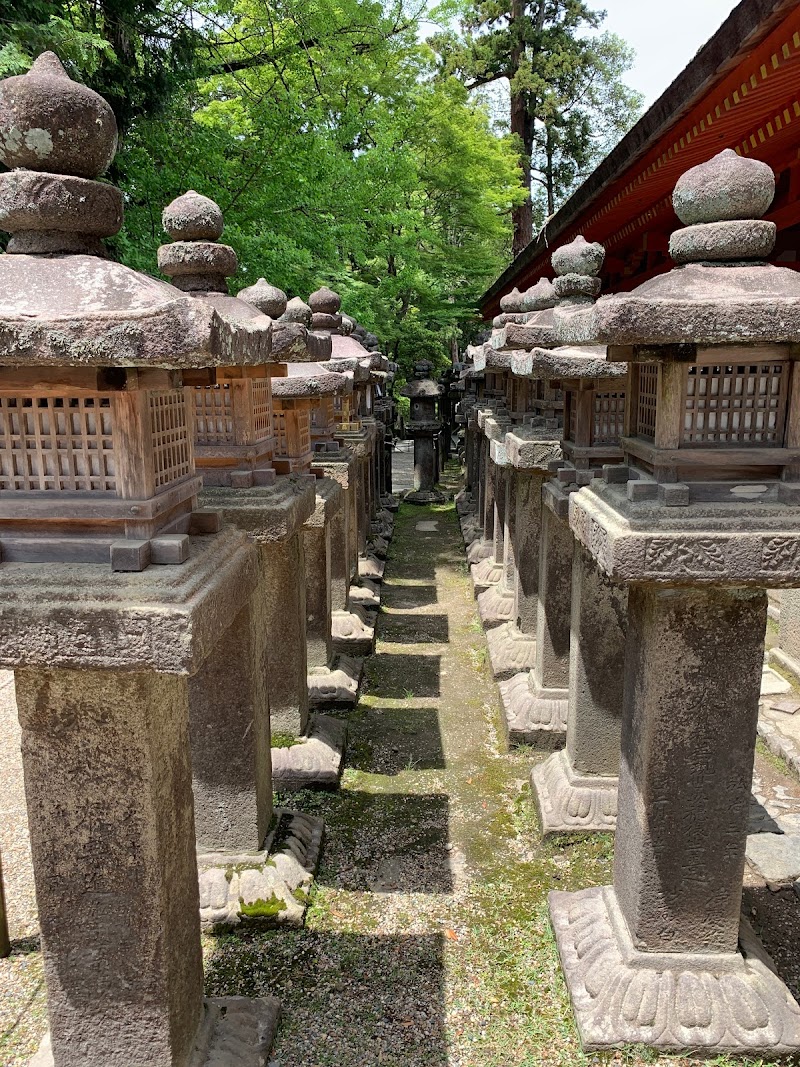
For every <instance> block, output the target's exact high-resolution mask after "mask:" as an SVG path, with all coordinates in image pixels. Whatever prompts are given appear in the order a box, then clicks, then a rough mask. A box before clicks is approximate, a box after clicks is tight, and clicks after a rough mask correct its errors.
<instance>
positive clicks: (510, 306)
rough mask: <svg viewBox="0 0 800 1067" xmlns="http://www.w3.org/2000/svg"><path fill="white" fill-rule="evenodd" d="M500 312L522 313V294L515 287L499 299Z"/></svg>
mask: <svg viewBox="0 0 800 1067" xmlns="http://www.w3.org/2000/svg"><path fill="white" fill-rule="evenodd" d="M500 310H501V311H506V312H515V311H523V310H524V309H523V307H522V293H521V292H520V291H519V289H517V288H516V287H515V288H514V289H512V290H511V292H510V293H506V295H505V296H501V297H500Z"/></svg>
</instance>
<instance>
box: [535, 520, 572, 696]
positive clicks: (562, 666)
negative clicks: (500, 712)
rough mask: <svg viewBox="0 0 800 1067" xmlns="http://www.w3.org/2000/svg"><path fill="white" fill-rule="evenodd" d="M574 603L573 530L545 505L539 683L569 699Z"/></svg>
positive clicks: (538, 628)
mask: <svg viewBox="0 0 800 1067" xmlns="http://www.w3.org/2000/svg"><path fill="white" fill-rule="evenodd" d="M571 604H572V532H571V531H570V528H569V526H568V524H567V523H566V522H564V521H563V520H562V519H560V518H558V517H557V516H556V515H555V514H554V513H553V512H552V510H551V509H550V508H548V507H543V508H542V528H541V543H540V548H539V607H538V611H537V616H536V664H535V666H534V669H533V673H534V682H535V686H536V688H537V689H539V690H551V691H554V692H555V694H557V695H558V697H560V698H562V699H566V696H567V688H568V686H569V631H570V617H571Z"/></svg>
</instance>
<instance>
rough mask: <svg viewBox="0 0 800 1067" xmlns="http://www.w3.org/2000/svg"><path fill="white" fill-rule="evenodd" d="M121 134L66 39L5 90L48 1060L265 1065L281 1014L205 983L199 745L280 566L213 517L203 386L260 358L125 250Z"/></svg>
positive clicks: (5, 546)
mask: <svg viewBox="0 0 800 1067" xmlns="http://www.w3.org/2000/svg"><path fill="white" fill-rule="evenodd" d="M115 149H116V123H115V120H114V116H113V113H112V111H111V108H110V107H109V106H108V104H107V103H106V102H105V101H104V100H103V99H102V98H101V97H99V96H98V95H97V94H96V93H94V92H92V91H91V90H89V89H88V88H86V87H85V86H82V85H79V84H77V83H76V82H73V81H72V80H71V79H70V78H69V77H68V76H67V74H66V72H65V71H64V69H63V67H62V66H61V64H60V62H59V60H58V58H57V57H56V56H55V55H54V54H52V53H44V54H43V55H41V56H40V57H39V58H38V59H37V60H36V62H35V63H34V64H33V66H32V68H31V70H30V71H29V72H28V73H27V74H25V75H22V76H20V77H14V78H9V79H6V80H4V81H2V82H0V158H2V161H3V162H4V164H5V165H6V166H8V167H9V168H10V169H9V171H8V172H5V173H3V174H2V175H0V226H2V227H3V228H4V229H5V230H7V231H8V232H9V233H10V234H11V240H10V242H9V245H8V254H5V255H2V256H0V336H1V337H2V352H0V363H2V369H0V431H1V432H2V439H0V488H2V503H0V544H2V555H3V558H2V563H1V564H0V599H1V600H2V603H3V612H2V619H1V620H0V663H2V666H3V667H4V668H7V669H13V670H14V672H15V689H16V700H17V710H18V714H19V719H20V726H21V731H22V756H23V765H24V773H25V786H26V794H27V797H28V801H29V803H28V820H29V825H30V837H31V850H32V855H33V866H34V878H35V881H36V896H37V905H38V913H39V921H40V926H41V930H42V956H43V962H44V973H45V981H46V984H47V1000H48V1004H47V1009H48V1018H49V1024H50V1033H49V1036H48V1037H47V1038H46V1039H45V1041H44V1042H43V1045H42V1047H41V1049H40V1052H39V1053H38V1055H37V1056H36V1057H35V1062H37V1063H42V1064H47V1063H51V1064H52V1063H55V1064H59V1065H63V1067H77V1065H81V1067H107V1065H108V1064H109V1063H114V1062H115V1063H120V1064H122V1063H148V1064H153V1065H154V1067H178V1065H181V1067H183V1065H184V1064H187V1063H189V1062H190V1060H191V1061H192V1062H195V1063H197V1064H204V1063H212V1062H218V1058H219V1056H220V1055H221V1054H222V1050H223V1049H225V1048H228V1047H230V1043H231V1042H232V1041H233V1042H235V1043H236V1045H237V1047H239V1048H241V1050H242V1055H243V1057H245V1058H247V1057H248V1056H252V1057H258V1056H259V1055H263V1052H264V1049H265V1048H268V1047H269V1045H270V1043H271V1040H272V1035H273V1033H274V1028H275V1024H276V1016H277V1010H276V1009H277V1005H276V1003H275V1001H273V1000H271V999H269V998H264V999H258V1000H252V1001H249V1000H247V999H245V998H238V997H237V998H224V999H223V1000H222V1001H220V1000H218V999H216V998H210V999H207V1000H204V998H203V964H202V950H201V943H200V918H199V895H198V872H197V861H196V855H195V833H194V828H195V822H194V809H193V803H192V788H191V759H190V746H189V740H188V728H189V703H190V700H189V687H190V684H192V679H193V678H195V677H197V676H202V675H205V677H206V679H207V681H208V680H210V679H211V678H212V677H213V675H214V672H213V667H214V666H215V663H216V656H217V654H218V651H219V648H220V645H221V644H224V642H225V641H226V640H227V638H228V636H229V633H230V631H231V630H234V629H235V631H236V632H237V634H241V632H242V630H243V629H245V628H247V627H248V625H249V619H250V615H249V611H250V603H251V598H252V593H253V586H254V581H255V576H256V569H257V565H256V558H255V551H254V549H253V548H252V546H251V545H250V544H249V543H248V542H247V539H246V538H245V537H244V535H243V534H242V533H240V532H238V531H236V530H233V529H231V528H229V527H224V528H222V529H219V527H220V516H219V513H217V512H215V511H211V510H203V509H196V508H195V498H196V496H197V493H198V492H199V489H200V484H201V481H200V478H199V477H198V476H197V474H196V471H195V468H194V457H193V441H192V433H191V426H192V410H191V403H190V402H188V400H187V396H186V392H185V389H184V384H183V379H182V375H183V373H184V372H185V371H187V372H188V371H190V370H192V369H205V368H210V367H212V366H215V365H217V364H220V363H222V362H225V361H226V360H227V356H228V353H230V352H237V353H238V354H239V356H240V358H241V361H242V362H243V363H247V362H248V360H249V358H250V354H251V348H250V343H249V341H248V339H247V338H246V333H247V331H246V329H245V328H242V327H241V325H240V324H237V323H236V322H232V321H230V320H228V319H226V318H224V317H223V316H221V315H220V314H219V313H218V312H217V311H215V310H214V309H213V308H212V307H210V306H209V305H206V304H204V303H202V302H200V301H195V300H192V299H190V298H189V297H187V296H186V295H185V294H184V293H181V292H179V291H178V290H177V289H175V288H173V287H172V286H170V285H168V284H166V283H164V282H161V281H156V280H155V279H153V278H149V277H146V276H144V275H141V274H138V273H136V272H135V271H132V270H129V269H128V268H126V267H124V266H122V265H120V264H118V263H114V262H113V261H111V260H110V259H109V258H107V251H106V250H105V248H104V246H103V238H105V237H108V236H111V235H113V234H115V233H116V232H117V231H118V230H119V229H120V226H121V223H122V196H121V194H120V192H119V190H117V189H115V188H114V187H113V186H111V185H109V184H105V183H102V182H99V181H97V180H96V179H97V178H98V177H99V175H101V174H102V173H103V171H104V170H105V169H106V168H107V166H108V165H109V164H110V162H111V160H112V159H113V157H114V153H115ZM265 338H266V343H267V344H268V343H269V331H267V332H266V335H265ZM256 347H257V346H256ZM202 533H206V534H209V535H210V536H204V537H200V536H194V535H197V534H202ZM190 535H191V536H190ZM109 560H110V562H111V568H112V569H109V567H108V562H109ZM148 564H157V565H156V566H148ZM118 570H125V571H129V572H131V573H126V574H125V575H124V576H121V575H120V574H118V573H114V571H118ZM137 572H138V573H137ZM206 672H208V673H206Z"/></svg>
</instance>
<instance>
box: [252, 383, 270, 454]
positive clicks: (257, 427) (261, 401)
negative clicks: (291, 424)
mask: <svg viewBox="0 0 800 1067" xmlns="http://www.w3.org/2000/svg"><path fill="white" fill-rule="evenodd" d="M250 387H251V389H252V391H253V392H252V416H253V437H254V439H255V441H256V442H261V441H269V440H270V439H271V437H272V432H273V431H272V385H271V383H270V380H269V378H254V379H252V380H251V381H250Z"/></svg>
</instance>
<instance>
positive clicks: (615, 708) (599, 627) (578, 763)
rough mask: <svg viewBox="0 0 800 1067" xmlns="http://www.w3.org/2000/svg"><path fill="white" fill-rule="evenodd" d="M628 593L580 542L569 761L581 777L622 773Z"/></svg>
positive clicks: (577, 546) (576, 563) (574, 580)
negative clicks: (620, 757)
mask: <svg viewBox="0 0 800 1067" xmlns="http://www.w3.org/2000/svg"><path fill="white" fill-rule="evenodd" d="M627 604H628V594H627V589H626V588H625V587H624V586H620V585H615V583H614V582H611V581H610V580H609V579H608V578H607V577H606V576H605V575H604V574H603V572H602V571H601V570H600V568H599V567H598V566H597V563H596V562H595V560H594V559H593V558H592V557H591V555H590V554H589V553H588V552H587V551H586V549H585V548H583V547H582V546H581V545H580V543H578V542H576V543H575V548H574V557H573V565H572V625H571V631H570V668H569V675H570V677H569V710H568V712H567V716H568V717H567V756H568V757H569V761H570V764H571V765H572V767H573V768H574V769H575V770H576V771H577V772H579V773H580V774H594V775H603V776H610V777H614V778H616V777H617V775H618V774H619V749H620V732H621V724H622V699H623V684H624V680H625V635H626V630H627Z"/></svg>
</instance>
